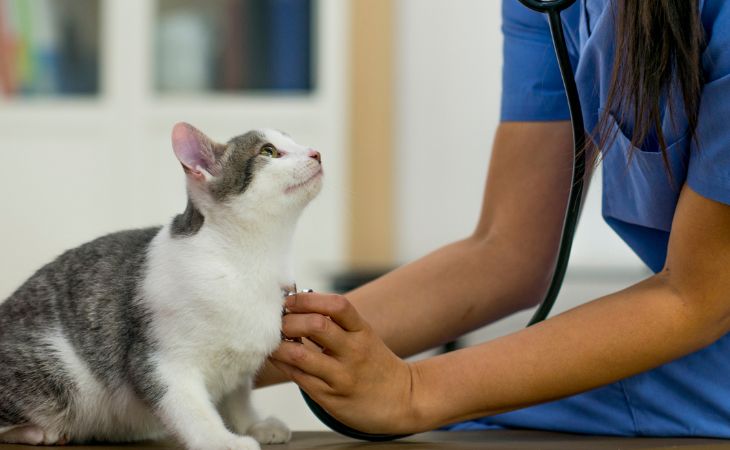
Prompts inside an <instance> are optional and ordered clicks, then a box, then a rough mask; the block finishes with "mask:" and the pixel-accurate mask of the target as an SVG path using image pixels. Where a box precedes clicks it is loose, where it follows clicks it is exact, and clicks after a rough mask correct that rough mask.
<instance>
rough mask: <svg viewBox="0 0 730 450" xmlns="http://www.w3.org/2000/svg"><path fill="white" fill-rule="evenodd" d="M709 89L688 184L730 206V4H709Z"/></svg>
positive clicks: (722, 0)
mask: <svg viewBox="0 0 730 450" xmlns="http://www.w3.org/2000/svg"><path fill="white" fill-rule="evenodd" d="M702 19H703V23H704V26H705V31H706V38H707V41H706V42H707V43H706V45H707V46H706V48H705V51H704V53H703V61H702V66H703V71H704V79H705V85H704V87H703V89H702V98H701V100H700V110H699V118H698V124H697V130H696V137H697V139H696V140H694V141H693V143H692V149H691V151H690V160H689V166H688V167H687V184H689V186H690V187H691V188H692V189H693V190H694V191H695V192H697V193H698V194H700V195H702V196H703V197H706V198H709V199H712V200H715V201H718V202H722V203H725V204H728V205H730V126H728V117H730V52H728V49H729V48H730V2H728V1H726V0H705V4H704V8H703V11H702Z"/></svg>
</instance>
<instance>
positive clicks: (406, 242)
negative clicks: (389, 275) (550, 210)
mask: <svg viewBox="0 0 730 450" xmlns="http://www.w3.org/2000/svg"><path fill="white" fill-rule="evenodd" d="M514 1H517V0H514ZM500 4H501V2H500V1H497V0H491V1H484V0H459V1H458V2H454V1H451V0H400V1H399V2H398V25H399V26H398V29H397V38H398V42H397V55H398V57H397V59H396V61H397V64H396V67H397V92H398V98H397V102H396V103H397V105H398V110H397V116H396V117H397V126H396V130H397V144H396V155H397V162H396V167H397V172H396V179H397V207H396V218H397V242H398V248H397V255H398V258H399V259H400V261H409V260H412V259H414V258H417V257H419V256H421V255H423V254H424V253H426V252H428V251H430V250H432V249H434V248H436V247H438V246H440V245H442V244H444V243H447V242H450V241H452V240H455V239H458V238H460V237H464V236H466V235H468V234H469V233H471V232H472V230H473V228H474V226H475V224H476V220H477V217H478V214H479V210H480V206H481V197H482V192H483V187H484V180H485V176H486V173H487V167H488V161H489V156H490V149H491V142H492V138H493V135H494V131H495V129H496V126H497V123H498V121H499V102H500V83H501V67H502V55H501V46H502V36H501V32H500V23H501V18H500ZM599 172H600V170H599ZM600 191H601V190H600V178H596V179H594V182H593V186H592V187H591V190H590V194H589V196H588V199H587V202H586V206H585V212H584V217H583V219H582V223H581V225H580V228H579V231H578V235H577V236H576V241H575V244H574V252H573V257H572V264H573V265H574V266H578V267H580V268H591V269H597V270H603V271H605V270H613V269H617V270H619V269H620V270H625V269H626V268H628V269H630V270H639V267H640V266H641V263H640V262H639V261H638V259H637V258H636V257H635V256H634V255H633V253H631V252H630V250H629V249H628V248H627V247H626V246H625V245H624V244H623V242H622V241H620V239H619V238H618V237H617V236H616V235H615V234H614V233H613V232H612V231H611V230H610V229H609V228H608V227H607V226H606V225H605V224H604V222H603V220H602V219H601V217H600V194H601V192H600Z"/></svg>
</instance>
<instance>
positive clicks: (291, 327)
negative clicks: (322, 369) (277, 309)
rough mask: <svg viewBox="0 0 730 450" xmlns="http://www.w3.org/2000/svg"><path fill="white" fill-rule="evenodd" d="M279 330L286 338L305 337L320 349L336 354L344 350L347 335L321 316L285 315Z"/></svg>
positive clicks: (335, 324) (336, 325)
mask: <svg viewBox="0 0 730 450" xmlns="http://www.w3.org/2000/svg"><path fill="white" fill-rule="evenodd" d="M281 330H282V331H283V332H284V335H285V336H286V337H288V338H293V337H305V338H307V339H309V340H311V341H313V342H314V343H315V344H317V345H319V346H320V347H322V348H326V349H329V350H331V351H334V352H335V353H337V352H338V351H339V350H343V349H345V345H343V344H345V343H346V342H347V333H346V332H345V330H343V329H342V328H340V326H339V325H338V324H337V323H335V322H333V321H332V320H330V319H328V318H327V317H325V316H323V315H321V314H287V315H285V316H284V317H283V318H282V321H281Z"/></svg>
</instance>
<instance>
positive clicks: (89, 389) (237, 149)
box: [0, 123, 322, 449]
mask: <svg viewBox="0 0 730 450" xmlns="http://www.w3.org/2000/svg"><path fill="white" fill-rule="evenodd" d="M172 144H173V149H174V151H175V154H176V155H177V158H178V159H179V161H180V163H181V164H182V166H183V169H184V171H185V174H186V179H187V190H188V204H187V209H186V210H185V212H184V213H182V214H180V215H178V216H176V217H175V218H174V219H173V220H172V221H171V223H169V224H168V225H166V226H164V227H161V228H150V229H141V230H130V231H123V232H119V233H115V234H110V235H108V236H104V237H101V238H99V239H96V240H94V241H92V242H89V243H87V244H84V245H82V246H80V247H78V248H75V249H72V250H69V251H67V252H65V253H64V254H62V255H61V256H59V257H58V258H57V259H56V260H55V261H53V262H51V263H50V264H48V265H46V266H45V267H43V268H41V269H40V270H39V271H38V272H37V273H35V274H34V275H33V276H32V277H31V278H30V279H29V280H28V281H26V282H25V284H23V285H22V286H21V287H20V288H19V289H18V290H17V291H16V292H15V293H14V294H13V295H12V296H11V297H10V298H8V299H7V300H5V301H4V302H3V303H1V304H0V442H9V443H23V444H46V445H48V444H64V443H67V442H85V441H90V440H95V441H134V440H142V439H151V438H158V437H161V436H163V435H165V434H170V435H173V436H174V437H176V438H177V439H179V440H180V441H181V442H182V443H183V444H184V445H185V446H186V447H187V448H190V449H258V448H259V444H258V443H257V441H258V442H261V443H282V442H286V441H288V440H289V438H290V435H291V433H290V432H289V430H288V429H287V427H286V426H285V425H284V424H283V423H282V422H280V421H278V420H277V419H274V418H269V419H266V420H259V418H258V417H257V416H256V414H255V412H254V411H253V410H252V408H251V405H250V399H249V397H250V391H251V380H252V377H253V375H254V374H255V373H256V371H257V370H258V369H259V367H260V366H261V365H262V363H263V362H264V360H265V359H266V357H267V356H268V355H269V354H270V353H271V352H272V351H273V350H274V349H275V348H276V347H277V346H278V344H279V342H280V327H281V312H282V304H283V296H282V288H283V287H285V286H288V285H291V284H292V278H291V275H290V273H289V270H288V257H287V256H288V253H289V247H290V243H291V239H292V235H293V232H294V226H295V223H296V221H297V219H298V217H299V215H300V213H301V212H302V210H303V209H304V207H305V206H306V205H307V203H309V201H310V200H311V199H313V198H314V197H315V196H316V195H317V193H318V192H319V190H320V189H321V183H322V181H321V180H322V165H321V159H320V155H319V153H318V152H316V151H314V150H312V149H310V148H307V147H303V146H301V145H299V144H297V143H295V142H294V141H293V140H292V139H291V138H289V137H288V136H286V135H284V134H282V133H280V132H277V131H272V130H262V131H251V132H248V133H246V134H244V135H241V136H238V137H235V138H233V139H231V140H230V141H229V142H228V143H227V144H225V145H223V144H218V143H215V142H213V141H211V140H210V139H209V138H208V137H206V136H205V135H204V134H203V133H201V132H200V131H198V130H197V129H195V128H193V127H192V126H190V125H188V124H185V123H179V124H177V125H176V126H175V128H174V129H173V134H172ZM246 435H248V436H246ZM251 436H253V437H251Z"/></svg>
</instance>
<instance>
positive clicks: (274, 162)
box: [172, 123, 323, 219]
mask: <svg viewBox="0 0 730 450" xmlns="http://www.w3.org/2000/svg"><path fill="white" fill-rule="evenodd" d="M172 147H173V150H174V151H175V155H176V156H177V158H178V160H179V161H180V163H181V164H182V167H183V170H184V171H185V174H186V178H187V185H188V195H189V197H190V200H191V201H192V203H193V204H194V206H195V207H196V208H197V209H199V210H200V211H201V212H202V213H203V215H204V216H207V215H208V214H215V213H216V212H220V211H225V213H226V214H230V213H233V214H235V215H236V216H238V218H256V217H258V216H261V215H265V216H266V218H267V219H271V218H273V217H288V216H289V215H291V214H297V215H298V214H299V213H300V212H301V210H302V209H303V208H304V206H306V205H307V203H309V201H310V200H312V199H313V198H314V197H315V196H316V195H317V194H318V193H319V191H320V189H321V187H322V174H323V172H322V159H321V156H320V154H319V152H317V151H315V150H313V149H311V148H309V147H306V146H303V145H299V144H297V143H296V142H294V141H293V140H292V139H291V138H290V137H289V136H288V135H286V134H284V133H281V132H279V131H275V130H254V131H249V132H248V133H246V134H243V135H240V136H237V137H234V138H233V139H231V140H229V141H228V143H226V144H219V143H217V142H214V141H213V140H211V139H210V138H209V137H207V136H206V135H205V134H203V133H202V132H201V131H199V130H198V129H196V128H195V127H193V126H192V125H189V124H187V123H178V124H176V125H175V127H174V128H173V131H172Z"/></svg>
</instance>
